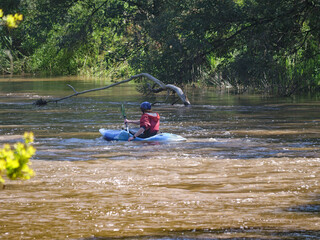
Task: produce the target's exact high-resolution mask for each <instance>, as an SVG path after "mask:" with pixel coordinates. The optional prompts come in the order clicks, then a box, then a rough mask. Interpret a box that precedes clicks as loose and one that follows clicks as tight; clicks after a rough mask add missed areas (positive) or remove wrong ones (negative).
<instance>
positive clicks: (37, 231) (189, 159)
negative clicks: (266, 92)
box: [0, 77, 320, 240]
mask: <svg viewBox="0 0 320 240" xmlns="http://www.w3.org/2000/svg"><path fill="white" fill-rule="evenodd" d="M67 84H71V85H72V86H74V87H75V88H76V89H77V90H78V91H82V90H86V89H91V88H95V87H101V86H105V85H108V84H110V83H108V82H104V81H93V80H90V81H89V80H85V79H79V78H71V77H68V78H45V79H44V78H43V79H41V78H38V79H35V78H11V79H10V78H0V144H1V146H2V144H4V143H10V144H13V143H15V142H16V141H18V140H21V136H22V134H23V133H24V132H25V131H32V132H34V134H35V143H34V146H35V148H36V149H37V152H36V155H35V156H34V157H33V159H32V168H33V169H34V171H35V172H36V175H35V176H34V177H33V178H32V179H30V180H28V181H10V180H8V179H6V186H5V188H4V189H2V190H0V239H82V240H98V239H99V240H101V239H165V240H171V239H320V189H319V185H320V182H319V181H320V174H319V172H320V171H319V170H320V98H319V97H313V98H281V99H276V98H266V97H263V96H259V95H241V96H238V95H237V96H235V95H232V94H227V93H223V94H222V93H219V92H217V91H214V90H201V89H189V90H188V91H187V95H188V97H189V99H190V101H191V103H192V106H191V107H184V106H183V105H181V104H177V105H173V106H172V105H168V104H158V105H155V106H154V107H153V109H154V110H155V111H157V112H159V113H160V115H161V131H162V132H171V133H175V134H179V135H181V136H183V137H185V138H187V141H186V142H180V143H162V144H160V143H153V144H151V143H137V142H108V141H105V140H104V139H102V137H101V135H100V133H99V129H100V128H110V129H119V128H122V127H123V119H122V116H121V113H120V105H121V104H122V103H124V104H125V107H126V112H127V116H128V118H129V119H138V118H139V116H140V112H139V103H140V102H142V101H144V100H149V101H151V102H152V101H154V99H153V98H151V97H150V96H149V97H143V96H141V95H140V94H139V93H138V92H136V90H135V87H134V86H133V85H132V84H124V85H120V86H118V87H114V88H111V89H108V90H104V91H99V92H94V93H88V94H86V95H80V96H77V97H73V98H70V99H67V100H64V101H62V102H59V103H58V104H54V103H50V104H48V105H46V106H44V107H36V106H34V105H32V102H33V101H34V100H36V99H39V98H40V97H43V98H57V97H63V96H66V95H69V94H72V93H73V92H72V90H71V89H70V88H69V87H67ZM161 99H162V97H161V96H159V97H158V98H157V100H161Z"/></svg>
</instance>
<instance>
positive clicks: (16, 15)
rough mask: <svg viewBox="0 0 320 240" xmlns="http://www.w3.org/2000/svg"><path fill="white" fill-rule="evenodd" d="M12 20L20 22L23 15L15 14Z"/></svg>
mask: <svg viewBox="0 0 320 240" xmlns="http://www.w3.org/2000/svg"><path fill="white" fill-rule="evenodd" d="M14 19H15V20H16V21H22V19H23V15H22V14H19V13H16V14H15V15H14Z"/></svg>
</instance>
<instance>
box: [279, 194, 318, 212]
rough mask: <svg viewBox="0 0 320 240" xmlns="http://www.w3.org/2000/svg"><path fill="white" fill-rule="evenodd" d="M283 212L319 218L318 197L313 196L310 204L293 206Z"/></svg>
mask: <svg viewBox="0 0 320 240" xmlns="http://www.w3.org/2000/svg"><path fill="white" fill-rule="evenodd" d="M285 211H287V212H295V213H304V214H313V215H315V216H318V217H320V195H316V196H314V197H313V198H312V199H311V200H310V203H308V204H302V205H298V206H293V207H290V208H288V209H286V210H285Z"/></svg>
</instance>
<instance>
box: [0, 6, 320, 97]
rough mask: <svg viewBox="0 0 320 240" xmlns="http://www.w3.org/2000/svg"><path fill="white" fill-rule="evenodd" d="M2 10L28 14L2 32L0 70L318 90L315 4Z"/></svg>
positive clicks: (319, 16)
mask: <svg viewBox="0 0 320 240" xmlns="http://www.w3.org/2000/svg"><path fill="white" fill-rule="evenodd" d="M0 8H2V9H6V10H8V11H12V12H19V13H22V14H23V15H24V21H23V22H22V23H21V25H20V26H19V28H17V29H13V30H12V29H8V28H5V27H3V28H2V29H1V30H0V31H1V37H0V48H1V49H2V51H0V72H2V73H3V74H5V73H12V71H13V73H22V72H27V73H47V74H55V75H56V74H59V75H69V74H72V75H73V74H79V75H93V76H108V77H112V78H115V79H117V78H124V77H128V76H129V75H132V74H136V73H141V72H148V73H150V74H152V75H153V76H156V77H157V78H158V79H160V80H161V81H163V82H164V83H172V84H180V85H183V84H197V83H199V84H204V85H214V86H232V87H233V88H234V89H236V91H237V92H244V91H246V90H248V89H254V90H257V91H263V92H268V93H272V94H278V95H283V96H290V95H293V94H302V93H306V92H313V93H315V92H318V91H319V89H320V52H319V45H320V42H319V39H320V25H319V22H320V3H319V1H314V0H279V1H263V0H226V1H218V0H217V1H212V0H203V1H196V0H184V1H171V0H170V1H169V0H152V1H150V0H143V1H140V0H139V1H138V0H129V1H120V0H109V1H106V0H93V1H91V0H90V1H89V0H63V1H62V0H35V1H31V0H25V1H18V0H11V1H9V0H4V1H1V4H0ZM4 50H6V51H8V50H9V51H10V53H11V55H12V56H13V59H14V68H13V69H10V68H9V61H10V60H9V59H8V55H7V54H5V51H4Z"/></svg>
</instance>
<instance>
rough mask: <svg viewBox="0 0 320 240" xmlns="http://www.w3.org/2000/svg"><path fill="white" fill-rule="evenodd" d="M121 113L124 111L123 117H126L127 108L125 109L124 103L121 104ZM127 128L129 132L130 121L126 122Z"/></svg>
mask: <svg viewBox="0 0 320 240" xmlns="http://www.w3.org/2000/svg"><path fill="white" fill-rule="evenodd" d="M121 113H122V116H123V119H126V118H127V117H126V110H125V109H124V105H123V104H121ZM126 130H127V132H128V133H129V126H128V123H126Z"/></svg>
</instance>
